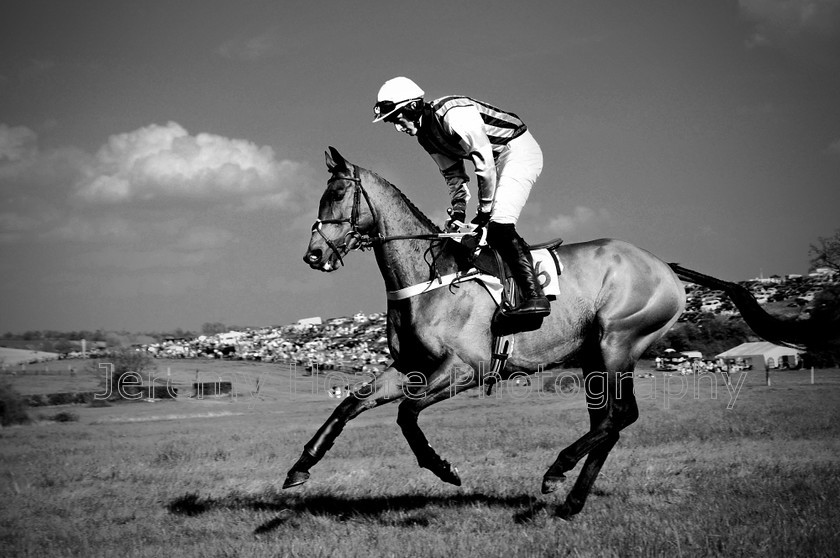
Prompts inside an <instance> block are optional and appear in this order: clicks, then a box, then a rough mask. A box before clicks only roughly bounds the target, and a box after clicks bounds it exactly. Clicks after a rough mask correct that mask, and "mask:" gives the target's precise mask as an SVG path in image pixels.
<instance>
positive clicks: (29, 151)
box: [0, 124, 38, 163]
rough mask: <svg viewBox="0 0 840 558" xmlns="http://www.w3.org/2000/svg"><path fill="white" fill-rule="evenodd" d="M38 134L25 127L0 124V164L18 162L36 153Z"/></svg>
mask: <svg viewBox="0 0 840 558" xmlns="http://www.w3.org/2000/svg"><path fill="white" fill-rule="evenodd" d="M37 143H38V134H36V133H35V132H33V131H32V130H30V129H29V128H27V127H26V126H15V127H10V126H7V125H6V124H0V163H8V162H18V161H22V160H24V159H30V158H32V157H34V156H35V155H36V154H37V152H38V145H37Z"/></svg>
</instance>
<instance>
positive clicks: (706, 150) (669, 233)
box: [0, 0, 840, 333]
mask: <svg viewBox="0 0 840 558" xmlns="http://www.w3.org/2000/svg"><path fill="white" fill-rule="evenodd" d="M0 6H1V7H2V13H3V17H2V19H0V196H1V197H0V199H2V203H1V204H0V266H1V267H0V269H1V270H2V272H0V333H1V332H7V331H11V332H23V331H26V330H41V329H53V330H62V331H68V330H80V329H88V330H94V329H105V330H124V331H132V332H155V331H172V330H174V329H175V328H181V329H184V330H192V331H200V329H201V327H202V324H204V323H207V322H222V323H224V324H228V325H238V326H251V327H258V326H269V325H282V324H289V323H293V322H295V321H297V320H299V319H301V318H307V317H312V316H321V317H323V318H329V317H336V316H348V315H352V314H354V313H356V312H359V311H361V312H365V313H373V312H380V311H383V310H384V309H385V306H386V299H385V289H384V283H383V281H382V279H381V276H380V274H379V271H378V269H377V267H376V263H375V261H374V257H373V255H372V254H371V253H370V252H365V253H358V252H357V253H353V254H351V255H350V256H348V257H347V258H345V263H346V266H345V267H343V268H341V269H340V270H338V271H336V272H333V273H329V274H327V273H321V272H318V271H314V270H312V269H310V268H309V267H308V266H307V265H305V264H304V263H303V261H302V256H303V254H304V252H305V250H306V247H307V244H308V241H309V236H310V227H311V224H312V222H313V221H314V220H315V218H316V216H317V204H318V199H319V198H320V195H321V193H322V192H323V190H324V188H325V187H326V181H327V178H328V174H327V170H326V166H325V163H324V151H325V150H326V149H327V148H328V146H334V147H336V148H337V149H338V150H339V151H340V152H341V153H342V154H343V155H344V156H345V157H346V158H347V159H348V160H350V161H351V162H353V163H357V164H359V165H361V166H362V167H365V168H367V169H371V170H374V171H376V172H377V173H378V174H380V175H381V176H383V177H385V178H386V179H388V180H389V181H390V182H392V183H394V184H395V185H397V186H398V187H399V188H400V189H401V190H402V191H403V192H405V193H406V194H407V195H408V196H409V198H411V200H412V201H414V202H415V203H416V204H417V205H418V206H419V207H420V208H421V209H422V210H423V211H424V212H425V213H426V214H427V215H429V216H430V217H431V218H433V219H434V220H436V221H438V222H440V223H441V224H442V223H443V221H444V219H445V213H444V211H445V208H446V207H447V206H448V193H447V188H446V186H445V185H444V183H443V180H442V178H441V176H440V174H439V172H438V170H437V167H436V165H435V164H434V162H433V161H432V160H431V158H430V157H429V156H428V155H427V154H426V153H425V151H423V149H422V148H421V147H420V146H419V145H418V144H417V143H416V140H414V139H413V138H410V137H408V136H406V135H403V134H400V133H398V132H397V131H395V130H394V129H393V127H391V126H389V125H388V124H385V123H379V124H372V123H371V120H372V117H373V113H372V107H373V104H374V102H375V101H376V93H377V91H378V90H379V87H380V86H381V85H382V83H383V82H384V81H386V80H387V79H389V78H392V77H394V76H398V75H404V76H408V77H410V78H412V79H414V80H415V81H416V82H417V83H418V84H419V85H420V86H421V87H422V88H423V89H424V90H425V91H426V98H427V99H428V100H431V99H434V98H437V97H441V96H444V95H449V94H464V95H469V96H472V97H475V98H478V99H481V100H484V101H487V102H490V103H491V104H494V105H496V106H498V107H500V108H502V109H504V110H508V111H511V112H515V113H516V114H518V115H519V116H520V117H521V118H522V119H523V120H524V121H525V123H526V124H527V125H528V127H529V129H530V130H531V132H532V134H533V135H534V137H535V138H536V139H537V141H538V142H539V143H540V145H541V147H542V150H543V155H544V159H545V164H544V169H543V172H542V175H541V177H540V179H539V181H538V182H537V184H536V186H535V187H534V189H533V191H532V193H531V197H530V200H529V203H528V204H527V205H526V208H525V210H524V211H523V214H522V216H521V219H520V223H519V230H520V232H521V234H522V235H523V236H524V237H525V238H526V240H529V241H532V242H539V241H544V240H549V239H552V238H555V237H562V238H564V239H565V241H566V242H567V243H571V242H580V241H586V240H590V239H594V238H602V237H612V238H620V239H623V240H627V241H629V242H632V243H634V244H636V245H638V246H640V247H642V248H645V249H646V250H648V251H650V252H652V253H654V254H656V255H657V256H659V257H660V258H662V259H664V260H666V261H670V262H679V263H681V264H682V265H684V266H686V267H690V268H693V269H697V270H698V271H702V272H704V273H707V274H710V275H714V276H716V277H720V278H722V279H727V280H736V281H737V280H745V279H750V278H754V277H758V276H760V275H764V276H769V275H771V274H779V275H783V274H786V273H806V272H807V271H808V265H809V256H808V250H809V246H810V245H811V244H814V243H816V242H817V240H818V238H819V237H827V236H831V235H832V234H833V233H834V231H835V230H837V229H838V228H840V213H838V208H840V0H740V1H736V0H704V1H702V2H701V1H687V0H626V1H621V2H615V1H604V0H546V1H535V2H528V1H524V0H523V2H510V1H507V0H505V1H495V0H446V1H438V0H424V1H423V2H399V1H394V0H388V1H384V0H376V1H361V0H360V1H358V2H346V1H318V0H306V1H297V0H284V1H282V2H278V1H273V0H272V1H260V0H235V1H221V0H197V1H196V0H164V1H158V0H145V1H139V2H138V1H137V0H131V1H127V0H99V1H93V0H75V1H73V2H67V1H63V0H54V1H42V0H0ZM469 166H470V165H469V164H468V167H469ZM472 184H473V185H474V184H475V181H474V180H473V182H472ZM473 191H474V186H473ZM471 209H472V205H471Z"/></svg>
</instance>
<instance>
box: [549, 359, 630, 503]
mask: <svg viewBox="0 0 840 558" xmlns="http://www.w3.org/2000/svg"><path fill="white" fill-rule="evenodd" d="M605 387H606V388H607V389H606V390H605V391H604V392H603V393H608V394H609V400H610V403H609V405H608V406H605V407H603V408H596V409H590V411H589V420H590V426H591V429H592V430H606V431H607V437H606V438H605V439H604V440H603V441H602V442H601V443H600V444H599V445H598V446H596V447H595V448H594V449H593V450H591V451H590V452H589V454H588V455H587V457H586V461H585V462H584V464H583V467H582V468H581V471H580V474H579V475H578V478H577V480H576V481H575V484H574V486H573V487H572V489H571V490H570V491H569V494H568V495H566V500H565V501H564V502H563V503H562V504H561V505H560V506H558V508H557V510H556V512H555V513H556V515H557V516H559V517H562V518H564V519H565V518H569V517H571V516H573V515H575V514H577V513H579V512H580V511H581V510H582V509H583V505H584V504H585V503H586V498H587V497H588V496H589V493H590V491H591V490H592V486H593V484H594V483H595V479H596V478H597V477H598V474H599V473H600V472H601V467H602V466H603V465H604V462H605V461H606V460H607V456H608V455H609V454H610V451H612V449H613V447H614V446H615V444H616V443H617V442H618V439H619V437H620V434H619V432H620V431H621V430H622V429H624V428H626V427H627V426H629V425H630V424H632V423H633V422H635V421H636V419H637V418H638V416H639V411H638V407H637V405H636V397H635V395H634V394H633V375H632V367H631V370H629V371H626V372H620V373H617V374H615V379H614V381H613V380H608V386H605Z"/></svg>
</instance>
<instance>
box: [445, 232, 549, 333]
mask: <svg viewBox="0 0 840 558" xmlns="http://www.w3.org/2000/svg"><path fill="white" fill-rule="evenodd" d="M561 244H563V239H561V238H556V239H554V240H550V241H548V242H542V243H539V244H534V245H531V253H532V254H533V253H534V252H536V251H538V250H546V251H547V252H548V253H549V254H551V258H552V259H553V260H554V266H555V269H556V271H557V274H558V275H559V274H560V270H561V265H560V262H559V261H558V260H557V256H556V254H555V253H554V252H553V249H554V248H556V247H558V246H560V245H561ZM461 246H462V248H464V249H463V250H458V251H456V262H457V264H458V269H459V271H461V272H466V271H468V270H471V269H477V270H478V271H479V272H481V273H483V274H486V275H492V276H493V277H496V278H498V279H499V280H500V281H501V282H502V285H503V286H504V288H503V290H502V300H501V303H500V304H498V306H497V308H496V312H495V314H494V315H493V321H492V323H491V326H490V329H491V332H492V333H493V335H494V336H496V337H501V336H506V335H512V334H514V333H520V332H524V331H533V330H536V329H539V328H540V326H541V325H542V321H543V317H542V316H536V317H524V318H523V317H518V318H512V317H510V316H508V314H507V310H509V309H510V308H513V307H514V306H516V305H518V304H519V303H520V302H521V299H522V294H521V292H520V289H519V286H518V285H517V284H516V281H515V280H514V279H513V276H512V274H511V272H510V268H509V267H508V265H507V263H505V261H504V260H503V259H502V257H501V256H500V255H499V253H498V252H497V251H496V250H494V249H493V248H491V247H490V246H487V245H485V246H482V247H481V248H480V249H479V250H476V249H475V248H474V247H473V246H471V245H470V244H469V243H464V242H462V243H461ZM537 273H538V274H539V275H542V274H540V273H539V270H537ZM546 296H548V298H549V299H552V298H554V297H553V296H552V295H551V294H549V293H546Z"/></svg>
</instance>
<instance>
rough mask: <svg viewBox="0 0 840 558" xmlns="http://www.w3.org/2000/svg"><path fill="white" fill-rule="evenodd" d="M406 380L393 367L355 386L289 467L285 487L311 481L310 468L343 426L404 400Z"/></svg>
mask: <svg viewBox="0 0 840 558" xmlns="http://www.w3.org/2000/svg"><path fill="white" fill-rule="evenodd" d="M404 383H405V376H404V375H403V374H402V372H400V371H399V370H397V369H396V368H393V367H390V368H387V369H386V370H384V371H382V372H380V373H379V374H378V375H376V376H375V377H374V378H373V380H371V381H370V382H364V383H362V384H360V385H358V386H356V387H355V388H354V389H353V391H352V392H351V393H350V395H349V396H348V397H347V399H345V400H344V401H342V402H341V404H340V405H339V406H338V407H336V409H335V411H333V413H332V415H330V417H329V418H328V419H327V421H326V422H325V423H324V424H323V425H322V426H321V428H319V429H318V432H316V433H315V436H313V437H312V439H311V440H309V442H307V444H306V445H305V446H304V448H303V453H302V454H301V456H300V458H298V460H297V462H296V463H295V464H294V465H293V466H292V468H291V469H290V470H289V473H288V475H287V476H286V481H285V482H284V483H283V488H291V487H293V486H298V485H300V484H303V483H305V482H306V481H307V480H309V469H310V468H311V467H312V466H314V465H315V464H316V463H318V462H319V461H320V460H321V458H323V457H324V455H325V454H326V453H327V451H328V450H329V449H330V448H331V447H332V445H333V443H334V442H335V439H336V438H338V435H339V434H341V431H342V430H344V426H345V425H346V424H347V423H348V422H349V421H350V420H351V419H353V418H355V417H356V416H358V415H359V414H361V413H362V412H364V411H366V410H368V409H372V408H374V407H378V406H379V405H382V404H384V403H390V402H391V401H396V400H398V399H401V398H402V397H403V396H404V395H405V393H404V392H403V385H404Z"/></svg>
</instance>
